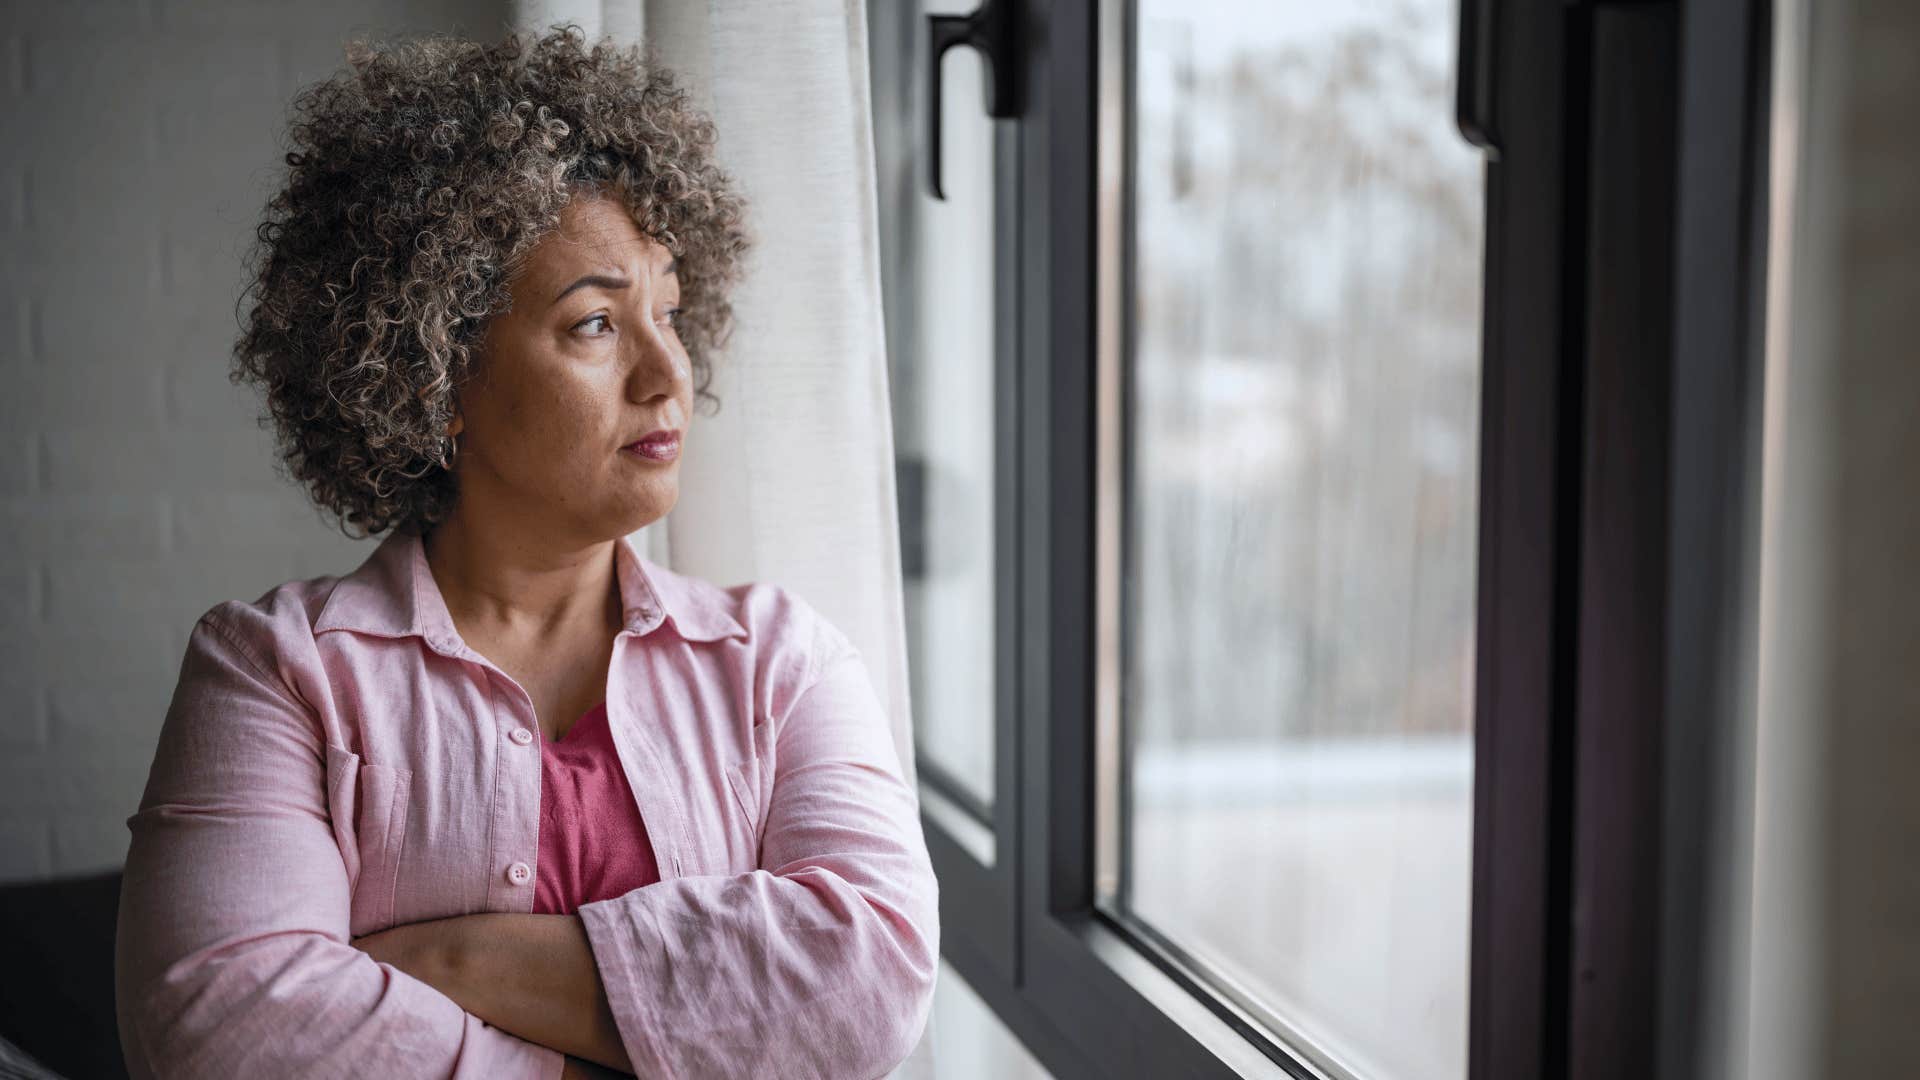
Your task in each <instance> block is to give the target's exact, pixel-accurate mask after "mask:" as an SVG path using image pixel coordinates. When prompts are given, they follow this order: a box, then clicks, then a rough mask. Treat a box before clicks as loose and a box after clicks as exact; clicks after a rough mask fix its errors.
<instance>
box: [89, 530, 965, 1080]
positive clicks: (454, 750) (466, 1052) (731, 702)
mask: <svg viewBox="0 0 1920 1080" xmlns="http://www.w3.org/2000/svg"><path fill="white" fill-rule="evenodd" d="M615 563H616V573H617V577H618V585H619V590H620V595H621V603H622V608H623V615H624V623H625V624H624V628H623V629H622V630H621V631H620V632H619V633H618V635H617V636H616V638H615V640H614V649H613V658H612V663H611V666H610V669H609V671H608V675H607V687H606V705H607V720H608V725H609V729H610V730H611V732H612V735H613V743H614V746H615V748H616V750H617V752H618V755H619V761H620V764H621V767H622V769H623V771H624V773H625V775H626V779H627V783H628V786H629V787H630V788H631V790H632V792H633V798H634V800H635V802H636V803H637V804H638V809H639V812H640V816H641V817H642V818H643V819H644V821H645V823H646V826H647V832H648V836H649V839H650V840H651V843H652V846H653V850H654V853H655V857H656V862H657V865H658V868H659V873H660V880H659V881H658V882H656V883H654V884H650V885H646V886H643V887H640V888H636V889H633V890H632V891H630V892H627V893H625V894H623V895H620V896H617V897H613V898H610V899H604V900H599V901H596V902H593V903H588V904H584V905H582V906H581V907H580V908H579V911H578V914H579V916H580V918H581V919H582V920H583V922H584V925H585V928H586V933H587V936H588V939H589V942H590V944H591V947H592V950H593V954H594V958H595V961H596V962H597V964H598V966H599V971H600V976H601V979H602V981H603V983H604V984H605V987H606V991H607V996H608V998H609V999H610V1002H611V1005H612V1010H613V1015H614V1019H615V1022H616V1024H617V1026H618V1028H619V1032H620V1038H621V1041H622V1043H623V1045H624V1046H625V1048H626V1051H627V1053H628V1055H629V1056H630V1057H631V1059H632V1061H633V1065H634V1069H635V1071H636V1073H637V1075H639V1076H642V1077H750V1076H780V1077H833V1078H871V1077H877V1076H882V1075H884V1074H886V1073H888V1072H889V1071H891V1070H892V1069H893V1068H894V1067H895V1066H896V1065H897V1064H898V1063H899V1062H901V1061H902V1060H904V1059H905V1058H906V1056H907V1055H908V1054H909V1053H910V1052H911V1050H912V1049H913V1047H914V1045H915V1043H916V1042H917V1041H918V1039H919V1036H920V1034H921V1031H922V1030H923V1028H924V1025H925V1022H926V1018H927V1014H928V1012H929V1009H930V1007H931V1004H932V991H933V985H934V977H935V973H936V968H937V965H938V956H939V920H938V885H937V882H936V880H935V878H934V875H933V868H932V864H931V861H930V860H929V858H928V854H927V848H926V842H925V838H924V836H923V834H922V832H921V828H920V822H919V814H918V804H917V799H916V796H915V793H914V791H913V790H912V789H911V788H910V787H909V786H908V785H907V784H906V783H905V782H904V781H903V779H902V777H901V774H900V769H899V764H898V759H897V758H896V757H895V754H894V749H893V745H892V739H891V736H890V734H889V732H890V725H889V723H888V719H887V716H886V715H885V712H884V710H883V708H882V706H881V704H880V702H879V700H878V697H877V695H876V694H875V691H874V688H873V684H872V682H871V680H870V678H869V675H868V671H867V669H866V667H865V663H864V661H863V659H862V658H861V655H860V653H859V652H858V651H857V650H856V649H855V647H854V646H853V645H852V644H851V643H850V641H849V639H848V638H847V637H846V635H845V634H843V633H842V632H841V631H840V630H839V629H837V628H836V627H835V626H834V625H832V624H831V623H830V622H828V621H827V619H826V618H825V617H824V616H822V615H821V614H820V613H819V612H818V611H817V610H815V609H814V608H813V607H812V606H811V605H809V604H808V603H807V602H805V601H804V600H802V599H801V598H800V597H799V596H797V595H796V594H794V593H792V592H790V591H788V590H786V589H784V588H782V587H780V586H777V585H771V584H761V583H751V584H743V585H734V586H730V587H724V588H723V587H721V586H718V585H715V584H712V583H709V582H706V581H703V580H701V579H699V578H695V577H691V576H685V575H681V574H678V573H675V572H673V571H670V570H668V569H666V568H665V567H662V566H659V565H657V564H655V563H653V562H651V561H650V560H647V559H646V558H644V557H643V556H641V555H640V554H639V553H638V552H637V551H636V550H635V549H634V548H633V546H632V543H631V541H629V540H626V539H622V540H621V541H619V542H618V543H617V544H616V545H615ZM541 748H542V742H541V735H540V726H539V724H538V723H537V722H536V720H535V717H534V712H533V705H532V700H531V698H529V697H528V695H527V693H526V691H525V690H524V689H523V688H522V687H521V686H520V685H519V684H518V683H517V682H515V681H514V680H513V679H512V678H510V677H509V676H508V675H506V674H505V673H504V672H502V671H501V670H500V669H499V668H498V667H496V666H494V665H493V664H492V663H491V662H489V661H488V660H487V659H486V658H485V657H483V656H481V655H480V654H479V653H476V652H474V651H473V650H472V649H470V648H468V647H467V646H466V644H465V643H464V642H462V641H461V639H460V635H459V634H458V633H457V631H456V630H455V628H454V624H453V620H452V618H451V616H450V615H449V614H448V611H447V607H446V603H445V601H444V599H443V598H442V596H441V594H440V591H439V588H438V586H437V584H436V583H435V581H434V579H433V575H432V572H431V570H430V569H429V568H428V566H427V562H426V558H425V554H424V549H423V548H422V546H421V543H420V539H419V537H418V535H417V534H416V533H414V532H412V531H408V530H399V531H396V532H395V533H393V534H391V535H389V536H388V537H387V538H386V539H385V540H383V541H382V542H381V543H380V544H379V546H378V547H377V549H376V550H375V551H374V552H373V553H372V554H371V555H369V556H368V558H367V559H366V561H365V562H364V563H362V564H361V565H360V567H359V568H358V569H356V570H354V571H353V572H352V573H351V574H348V575H347V576H345V577H338V578H336V577H331V576H329V577H319V578H311V579H307V580H303V581H293V582H288V583H286V584H284V585H281V586H279V587H277V588H275V589H272V590H270V591H269V592H267V593H266V594H264V595H263V596H261V597H260V598H259V599H258V600H255V601H254V602H253V603H250V604H249V603H241V602H239V601H227V602H224V603H221V604H219V605H216V606H215V607H214V608H213V609H211V610H210V611H208V612H207V613H206V614H205V615H203V616H202V617H201V618H200V620H199V622H198V623H197V624H196V625H195V626H194V629H193V632H192V635H191V637H190V638H189V641H188V646H187V652H186V656H185V659H184V660H183V662H182V664H181V669H180V678H179V682H178V684H177V686H176V688H175V690H174V694H173V699H172V702H171V704H170V706H169V708H168V710H167V714H166V718H165V721H164V723H163V724H162V726H161V730H160V736H159V746H158V749H157V750H156V752H155V755H154V761H153V766H152V770H151V773H150V774H149V777H148V781H147V785H146V790H145V793H144V795H143V796H142V798H141V800H140V805H139V808H138V810H137V812H136V813H134V814H133V815H132V816H131V817H129V818H128V819H127V825H128V828H129V829H130V830H131V831H132V842H131V846H130V849H129V851H128V853H127V863H126V870H125V874H124V877H123V879H122V886H121V897H120V914H119V926H118V934H117V939H116V942H115V949H116V951H115V962H114V968H115V971H114V974H115V997H116V1010H117V1018H118V1022H119V1030H120V1036H121V1041H122V1046H123V1049H124V1052H125V1056H126V1059H127V1066H128V1068H129V1070H130V1072H131V1073H132V1075H133V1076H134V1077H135V1078H144V1077H175V1076H180V1077H211V1076H259V1077H278V1076H295V1075H298V1076H340V1077H365V1076H383V1077H384V1076H393V1077H400V1076H407V1077H475V1078H479V1077H557V1076H559V1075H560V1072H561V1069H562V1066H563V1063H564V1058H563V1055H562V1054H561V1053H559V1052H558V1051H556V1050H553V1049H551V1048H548V1047H545V1046H541V1045H539V1044H536V1043H533V1042H529V1041H527V1040H525V1039H521V1038H519V1037H517V1036H515V1035H513V1034H511V1033H509V1032H507V1031H505V1030H502V1029H499V1028H496V1027H494V1026H492V1025H490V1024H487V1023H484V1022H482V1021H481V1020H479V1019H478V1018H477V1017H474V1016H473V1015H471V1014H469V1013H467V1012H465V1011H464V1010H462V1009H461V1008H460V1007H459V1006H458V1005H457V1004H455V1003H454V1001H453V1000H452V999H450V998H448V997H447V996H445V995H444V994H442V993H440V992H439V991H438V990H435V989H434V988H433V987H431V986H429V985H428V984H427V983H425V982H423V981H421V980H419V979H416V978H414V977H412V976H410V975H408V974H406V973H405V972H403V971H401V970H400V969H399V968H397V967H394V966H393V965H391V964H386V963H381V962H378V961H375V960H374V959H373V958H372V957H371V956H369V955H367V954H366V953H364V952H361V951H360V950H358V949H356V948H354V947H353V946H352V944H351V943H350V939H351V938H353V937H359V936H362V935H366V934H371V933H374V932H376V931H379V930H383V929H386V928H388V927H392V926H396V925H399V924H403V923H412V922H421V921H427V920H432V919H441V918H447V917H451V916H456V915H465V914H470V913H474V912H483V911H486V912H531V911H532V910H533V906H534V895H535V876H534V872H533V865H534V864H535V862H536V861H537V857H538V854H537V853H538V826H539V813H540V785H541Z"/></svg>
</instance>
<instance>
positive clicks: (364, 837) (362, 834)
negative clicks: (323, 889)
mask: <svg viewBox="0 0 1920 1080" xmlns="http://www.w3.org/2000/svg"><path fill="white" fill-rule="evenodd" d="M412 790H413V772H412V770H410V769H402V768H397V767H395V766H391V765H373V764H369V763H367V762H365V761H362V760H361V759H360V755H358V754H356V753H353V752H352V751H350V750H343V749H341V748H340V747H337V746H334V745H332V744H328V746H327V808H328V810H329V812H330V813H331V814H332V815H333V835H334V839H335V841H336V842H337V843H338V844H339V846H340V858H341V861H342V862H343V863H344V864H345V865H346V868H347V888H348V890H349V893H350V895H351V897H352V901H351V903H352V909H351V913H350V916H349V918H348V921H347V929H348V932H349V933H350V934H351V935H352V936H353V937H362V936H365V935H367V934H372V933H377V932H378V931H381V930H386V929H388V928H390V927H392V926H393V911H394V896H395V891H396V889H397V887H398V885H399V878H400V855H401V852H402V851H404V850H405V848H406V841H407V823H408V819H409V818H410V816H411V815H410V813H409V811H408V805H409V799H408V796H409V795H410V794H411V793H412Z"/></svg>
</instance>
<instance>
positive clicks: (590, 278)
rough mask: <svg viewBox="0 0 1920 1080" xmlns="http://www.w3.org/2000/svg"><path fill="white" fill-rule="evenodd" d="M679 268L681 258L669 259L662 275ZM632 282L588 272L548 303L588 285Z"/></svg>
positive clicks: (617, 285)
mask: <svg viewBox="0 0 1920 1080" xmlns="http://www.w3.org/2000/svg"><path fill="white" fill-rule="evenodd" d="M679 269H680V260H679V259H677V258H676V259H668V260H667V265H665V266H663V267H661V268H660V274H661V276H663V277H664V276H665V275H667V274H671V273H674V272H676V271H678V270H679ZM631 284H633V282H631V281H628V280H627V279H626V278H623V277H615V276H613V275H611V274H588V275H587V276H586V277H583V278H581V279H580V280H579V281H576V282H574V283H573V284H571V285H569V286H567V287H566V288H564V289H561V290H560V292H559V293H558V294H556V295H555V296H554V298H553V299H552V300H550V301H548V303H550V304H557V303H559V302H560V301H561V300H563V299H565V298H566V295H567V294H568V293H570V292H572V291H573V290H575V289H581V288H585V287H586V286H588V285H597V286H599V287H600V288H602V289H624V288H626V287H627V286H629V285H631Z"/></svg>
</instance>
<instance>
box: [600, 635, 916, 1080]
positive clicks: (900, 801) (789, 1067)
mask: <svg viewBox="0 0 1920 1080" xmlns="http://www.w3.org/2000/svg"><path fill="white" fill-rule="evenodd" d="M825 640H826V642H827V646H826V647H825V648H823V649H822V650H821V651H820V654H819V655H820V656H821V659H820V660H818V661H817V662H815V663H813V664H811V665H809V666H810V667H811V668H812V669H813V673H812V674H811V676H810V678H809V680H808V681H807V682H806V683H805V686H804V689H803V690H801V691H800V692H799V693H798V695H797V696H795V697H794V698H793V699H792V704H791V707H790V708H788V709H786V710H785V712H784V715H781V716H776V717H773V718H771V719H770V720H768V721H767V722H770V723H774V724H775V725H776V728H775V732H774V754H773V756H774V758H775V761H774V778H773V788H772V795H771V802H770V804H769V806H768V808H767V816H766V824H765V828H764V832H763V833H762V836H761V856H760V869H757V870H753V871H750V872H747V873H743V874H735V875H705V876H699V875H696V876H689V877H681V878H674V879H671V880H667V881H663V882H659V883H657V884H653V885H648V886H645V887H643V888H639V889H635V890H633V891H631V892H628V893H626V894H625V895H623V896H618V897H614V898H611V899H608V900H602V901H598V902H595V903H589V904H584V905H582V906H581V907H580V909H579V914H580V916H581V918H582V920H583V921H584V922H585V925H586V931H587V936H588V940H589V942H590V944H591V946H592V948H593V951H594V956H595V960H596V962H597V963H598V964H599V967H600V974H601V980H602V982H603V983H604V984H605V986H606V990H607V996H608V999H609V1002H610V1004H611V1006H612V1010H613V1015H614V1019H615V1023H616V1025H617V1026H618V1028H619V1031H620V1036H621V1040H622V1042H623V1044H624V1045H625V1047H626V1050H627V1053H628V1056H629V1057H630V1058H631V1059H632V1061H633V1065H634V1069H635V1071H636V1072H637V1073H638V1074H639V1075H640V1076H643V1077H662V1078H683V1080H692V1078H707V1077H741V1076H781V1077H789V1078H804V1077H821V1078H832V1080H865V1078H871V1077H878V1076H884V1075H886V1074H887V1073H888V1072H890V1071H891V1070H892V1069H893V1068H894V1067H895V1066H897V1065H898V1064H899V1063H900V1062H901V1061H903V1060H905V1058H906V1057H907V1056H908V1055H909V1054H910V1053H911V1052H912V1050H913V1047H914V1044H915V1043H916V1042H917V1041H918V1040H919V1038H920V1035H921V1032H922V1031H923V1029H924V1027H925V1024H926V1019H927V1015H928V1012H929V1010H930V1009H931V1007H932V997H933V985H934V977H935V974H936V970H937V968H938V965H939V950H940V940H939V911H938V908H939V905H938V886H937V884H936V881H935V878H934V875H933V867H932V864H931V861H930V859H929V858H928V854H927V847H926V840H925V837H924V834H923V833H922V831H921V827H920V820H919V810H918V803H917V800H916V799H915V797H914V794H913V791H912V789H911V788H910V787H909V786H908V785H907V783H906V782H905V781H904V780H903V779H902V777H901V774H900V766H899V759H898V757H897V756H896V755H895V752H894V748H893V741H892V736H891V733H890V727H889V724H888V722H887V716H886V713H885V710H884V709H883V708H882V707H881V705H880V702H879V700H878V698H877V696H876V694H875V691H874V688H873V683H872V681H871V679H870V678H869V674H868V671H867V668H866V665H865V663H864V662H863V661H862V659H861V656H860V653H859V652H858V651H857V650H856V649H855V648H854V646H853V645H852V644H851V643H850V642H848V641H847V639H846V638H845V637H844V636H843V635H841V634H840V633H839V632H838V631H837V630H832V629H830V628H829V629H828V630H826V631H825Z"/></svg>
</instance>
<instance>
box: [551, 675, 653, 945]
mask: <svg viewBox="0 0 1920 1080" xmlns="http://www.w3.org/2000/svg"><path fill="white" fill-rule="evenodd" d="M540 744H541V749H540V849H539V850H540V854H539V857H538V863H537V867H538V870H537V876H536V878H535V881H534V891H533V912H534V914H536V915H571V914H573V913H574V912H575V910H577V909H578V908H579V907H580V905H581V904H590V903H593V902H594V901H596V900H611V899H613V898H614V897H616V896H621V895H624V894H626V893H629V892H632V891H633V890H635V889H637V888H639V887H640V886H642V885H652V884H653V883H655V882H657V881H659V880H660V867H659V865H658V864H656V863H655V862H654V857H653V844H652V843H651V842H650V841H649V840H648V839H647V827H646V825H645V824H644V823H643V822H642V821H641V820H640V808H639V806H638V805H637V804H636V803H635V802H634V798H633V789H632V788H631V787H629V786H628V785H627V777H626V773H624V772H623V771H621V768H620V757H619V755H618V754H617V753H616V752H615V750H614V748H613V731H612V729H611V728H609V727H608V726H607V703H606V702H604V701H602V702H601V703H600V704H598V705H595V706H594V707H593V708H591V709H588V710H587V711H586V713H585V714H584V715H583V716H581V717H580V719H578V720H575V721H574V722H573V726H572V727H570V728H568V729H567V732H566V734H565V735H562V736H561V737H560V741H558V742H555V741H553V740H552V739H547V738H542V739H541V740H540Z"/></svg>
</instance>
